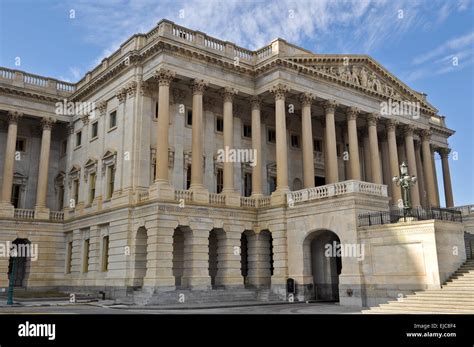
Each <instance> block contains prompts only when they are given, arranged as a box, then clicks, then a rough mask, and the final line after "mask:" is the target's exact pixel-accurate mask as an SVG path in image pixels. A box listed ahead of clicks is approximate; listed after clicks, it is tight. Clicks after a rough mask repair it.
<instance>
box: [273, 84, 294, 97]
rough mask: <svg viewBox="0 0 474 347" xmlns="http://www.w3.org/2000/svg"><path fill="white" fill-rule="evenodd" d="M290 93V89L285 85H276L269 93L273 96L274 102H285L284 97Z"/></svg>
mask: <svg viewBox="0 0 474 347" xmlns="http://www.w3.org/2000/svg"><path fill="white" fill-rule="evenodd" d="M289 91H290V88H289V87H288V86H287V85H285V84H281V83H278V84H276V85H274V86H273V87H271V88H270V93H272V94H275V100H285V95H286V93H288V92H289Z"/></svg>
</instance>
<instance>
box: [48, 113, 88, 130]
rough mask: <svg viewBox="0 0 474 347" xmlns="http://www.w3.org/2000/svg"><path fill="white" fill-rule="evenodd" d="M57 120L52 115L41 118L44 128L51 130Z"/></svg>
mask: <svg viewBox="0 0 474 347" xmlns="http://www.w3.org/2000/svg"><path fill="white" fill-rule="evenodd" d="M85 117H88V116H85ZM88 118H89V117H88ZM55 122H56V121H55V120H54V119H53V118H51V117H44V118H42V119H41V126H42V127H43V130H51V129H52V128H53V123H55Z"/></svg>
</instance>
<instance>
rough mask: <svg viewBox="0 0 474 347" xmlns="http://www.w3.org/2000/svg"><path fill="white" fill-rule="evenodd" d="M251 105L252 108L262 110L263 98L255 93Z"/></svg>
mask: <svg viewBox="0 0 474 347" xmlns="http://www.w3.org/2000/svg"><path fill="white" fill-rule="evenodd" d="M250 105H251V108H252V110H260V108H261V107H262V98H261V97H259V96H258V95H254V96H252V97H251V98H250Z"/></svg>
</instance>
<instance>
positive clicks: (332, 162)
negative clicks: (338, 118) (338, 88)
mask: <svg viewBox="0 0 474 347" xmlns="http://www.w3.org/2000/svg"><path fill="white" fill-rule="evenodd" d="M336 107H337V103H336V101H334V100H327V101H325V102H324V103H323V108H324V111H325V112H326V132H325V136H326V145H327V148H326V153H327V155H328V158H327V167H326V184H331V183H336V182H338V181H339V173H338V169H337V149H336V146H337V144H336V125H335V123H334V112H335V111H336Z"/></svg>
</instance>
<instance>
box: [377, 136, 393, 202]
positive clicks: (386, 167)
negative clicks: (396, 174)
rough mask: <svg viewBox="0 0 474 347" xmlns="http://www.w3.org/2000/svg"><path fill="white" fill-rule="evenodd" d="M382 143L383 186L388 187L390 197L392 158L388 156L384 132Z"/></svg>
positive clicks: (380, 139) (380, 137) (380, 138)
mask: <svg viewBox="0 0 474 347" xmlns="http://www.w3.org/2000/svg"><path fill="white" fill-rule="evenodd" d="M379 141H380V161H381V162H382V181H383V184H385V185H387V194H388V196H389V197H391V196H392V185H391V184H390V182H392V176H391V174H390V157H389V155H388V142H387V133H385V132H382V133H380V134H379Z"/></svg>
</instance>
